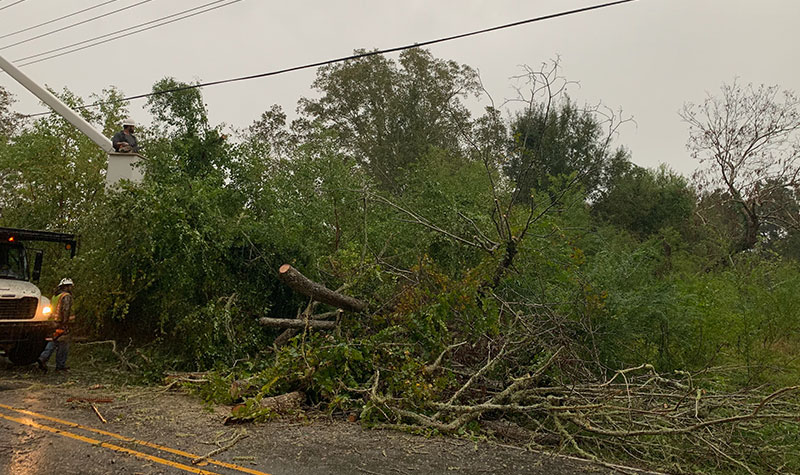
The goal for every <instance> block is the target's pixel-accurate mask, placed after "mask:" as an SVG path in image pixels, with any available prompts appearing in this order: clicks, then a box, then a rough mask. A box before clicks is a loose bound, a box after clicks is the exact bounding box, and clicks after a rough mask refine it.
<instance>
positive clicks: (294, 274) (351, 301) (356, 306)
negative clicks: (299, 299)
mask: <svg viewBox="0 0 800 475" xmlns="http://www.w3.org/2000/svg"><path fill="white" fill-rule="evenodd" d="M278 277H279V278H280V279H281V280H282V281H283V282H284V283H285V284H286V285H288V286H289V287H291V288H292V290H294V291H296V292H298V293H301V294H303V295H307V296H309V297H311V298H312V299H314V300H316V301H318V302H322V303H325V304H328V305H333V306H334V307H337V308H341V309H343V310H348V311H351V312H363V311H364V310H366V309H367V304H366V303H365V302H362V301H361V300H358V299H355V298H353V297H350V296H348V295H343V294H340V293H338V292H334V291H333V290H331V289H329V288H327V287H325V286H324V285H321V284H318V283H316V282H314V281H312V280H310V279H309V278H308V277H306V276H304V275H303V274H301V273H300V272H299V271H298V270H297V269H295V268H294V267H292V266H290V265H289V264H284V265H282V266H281V267H280V269H278Z"/></svg>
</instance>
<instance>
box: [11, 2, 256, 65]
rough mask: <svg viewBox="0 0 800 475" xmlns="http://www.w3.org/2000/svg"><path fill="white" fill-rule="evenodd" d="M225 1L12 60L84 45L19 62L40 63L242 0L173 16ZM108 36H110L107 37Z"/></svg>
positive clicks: (203, 6)
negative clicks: (33, 59)
mask: <svg viewBox="0 0 800 475" xmlns="http://www.w3.org/2000/svg"><path fill="white" fill-rule="evenodd" d="M225 1H228V0H214V1H213V2H210V3H206V4H204V5H200V6H199V7H194V8H190V9H188V10H184V11H182V12H178V13H174V14H172V15H167V16H165V17H161V18H157V19H155V20H150V21H146V22H144V23H140V24H138V25H135V26H131V27H126V28H124V29H122V30H117V31H114V32H111V33H107V34H105V35H100V36H95V37H94V38H89V39H88V40H83V41H79V42H77V43H72V44H71V45H66V46H61V47H60V48H55V49H51V50H50V51H44V52H42V53H37V54H32V55H30V56H25V57H24V58H19V59H17V60H15V61H14V62H15V63H18V62H20V61H25V60H28V59H32V58H38V57H39V56H44V55H47V54H50V53H55V52H57V51H63V50H65V49H69V48H72V47H75V46H78V45H85V46H82V47H80V48H75V49H73V50H69V51H64V52H63V53H59V54H54V55H52V56H48V57H46V58H41V59H37V60H35V61H28V62H27V63H20V64H19V66H28V65H29V64H35V63H40V62H42V61H47V60H48V59H52V58H57V57H59V56H64V55H66V54H70V53H74V52H76V51H81V50H84V49H87V48H91V47H92V46H97V45H101V44H103V43H108V42H109V41H114V40H118V39H120V38H125V37H126V36H131V35H135V34H136V33H141V32H143V31H147V30H152V29H153V28H158V27H159V26H164V25H168V24H170V23H174V22H176V21H180V20H184V19H186V18H190V17H193V16H195V15H199V14H201V13H205V12H209V11H211V10H216V9H217V8H221V7H227V6H228V5H232V4H234V3H237V2H240V1H242V0H234V1H232V2H231V3H227V4H223V5H217V6H216V7H211V8H208V9H207V10H203V11H199V12H195V13H192V14H190V15H186V16H183V17H180V18H174V17H177V16H180V15H184V14H186V13H190V12H194V11H196V10H200V9H202V8H206V7H208V6H210V5H214V4H216V3H220V2H225ZM170 18H174V19H173V20H170V21H165V22H163V23H159V22H162V21H164V20H168V19H170ZM153 23H159V24H157V25H152V24H153ZM147 25H152V26H149V27H147V28H142V29H140V30H136V28H141V27H143V26H147ZM133 30H135V31H133ZM114 35H119V36H114ZM109 37H112V38H109ZM103 38H107V39H105V40H103V41H98V42H97V43H92V44H88V45H86V43H91V42H92V41H96V40H100V39H103Z"/></svg>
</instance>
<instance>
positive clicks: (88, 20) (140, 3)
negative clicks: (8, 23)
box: [0, 0, 153, 50]
mask: <svg viewBox="0 0 800 475" xmlns="http://www.w3.org/2000/svg"><path fill="white" fill-rule="evenodd" d="M152 1H153V0H142V1H140V2H137V3H134V4H133V5H128V6H127V7H122V8H118V9H116V10H113V11H110V12H108V13H104V14H102V15H97V16H95V17H92V18H88V19H86V20H81V21H79V22H77V23H72V24H70V25H67V26H62V27H61V28H57V29H55V30H52V31H48V32H47V33H42V34H41V35H37V36H32V37H30V38H28V39H27V40H20V41H17V42H16V43H11V44H10V45H6V46H3V47H2V48H0V50H4V49H8V48H11V47H12V46H17V45H21V44H23V43H28V42H30V41H33V40H38V39H39V38H44V37H45V36H50V35H53V34H55V33H59V32H62V31H64V30H69V29H70V28H75V27H76V26H80V25H85V24H86V23H89V22H92V21H95V20H99V19H100V18H105V17H107V16H111V15H113V14H115V13H119V12H122V11H125V10H129V9H131V8H134V7H138V6H139V5H143V4H145V3H149V2H152ZM9 6H10V5H9Z"/></svg>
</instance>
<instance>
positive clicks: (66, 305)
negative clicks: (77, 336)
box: [38, 277, 75, 371]
mask: <svg viewBox="0 0 800 475" xmlns="http://www.w3.org/2000/svg"><path fill="white" fill-rule="evenodd" d="M73 285H74V284H73V282H72V279H70V278H69V277H65V278H63V279H61V282H59V283H58V293H57V294H56V295H55V297H53V300H52V301H51V302H50V305H51V306H52V308H53V317H52V318H53V319H55V320H56V321H57V322H58V327H57V328H56V331H55V333H54V334H53V337H52V339H50V341H48V342H47V346H46V347H45V348H44V351H43V352H42V354H41V355H39V360H38V364H39V368H40V369H41V370H42V371H47V360H49V359H50V355H51V354H53V350H55V352H56V371H66V370H67V369H68V368H67V353H68V352H69V336H68V335H67V334H66V333H67V329H68V328H67V327H68V326H69V324H70V322H72V321H73V320H75V315H72V287H73Z"/></svg>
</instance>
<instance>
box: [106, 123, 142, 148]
mask: <svg viewBox="0 0 800 475" xmlns="http://www.w3.org/2000/svg"><path fill="white" fill-rule="evenodd" d="M135 129H136V122H134V120H133V119H125V120H124V121H122V130H120V131H119V132H117V133H116V134H114V136H113V137H111V142H112V143H113V144H114V150H115V151H117V152H122V153H139V143H138V142H137V141H136V136H135V135H133V132H134V130H135Z"/></svg>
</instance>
